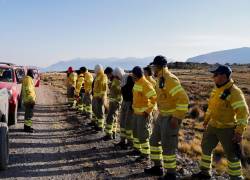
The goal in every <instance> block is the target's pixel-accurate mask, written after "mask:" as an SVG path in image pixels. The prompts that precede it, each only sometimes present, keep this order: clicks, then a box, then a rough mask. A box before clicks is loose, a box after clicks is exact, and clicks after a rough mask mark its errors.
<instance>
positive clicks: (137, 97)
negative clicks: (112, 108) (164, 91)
mask: <svg viewBox="0 0 250 180" xmlns="http://www.w3.org/2000/svg"><path fill="white" fill-rule="evenodd" d="M155 104H156V92H155V89H154V87H153V86H152V84H151V83H150V82H149V81H148V80H147V79H146V78H145V77H144V76H143V77H142V78H140V79H139V80H138V81H136V82H135V84H134V87H133V105H132V107H133V110H134V113H135V114H139V115H141V114H143V113H144V112H146V113H148V114H149V113H151V112H152V110H153V108H154V106H155Z"/></svg>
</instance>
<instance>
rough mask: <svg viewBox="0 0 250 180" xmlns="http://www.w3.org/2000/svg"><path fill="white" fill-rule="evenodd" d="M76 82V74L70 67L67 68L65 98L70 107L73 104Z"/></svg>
mask: <svg viewBox="0 0 250 180" xmlns="http://www.w3.org/2000/svg"><path fill="white" fill-rule="evenodd" d="M76 80H77V74H76V73H75V72H74V70H73V68H72V67H69V68H68V71H67V97H68V103H69V105H70V106H72V105H73V103H74V92H75V87H76Z"/></svg>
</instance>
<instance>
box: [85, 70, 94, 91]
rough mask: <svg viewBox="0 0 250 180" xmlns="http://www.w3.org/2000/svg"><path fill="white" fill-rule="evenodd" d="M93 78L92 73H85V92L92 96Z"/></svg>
mask: <svg viewBox="0 0 250 180" xmlns="http://www.w3.org/2000/svg"><path fill="white" fill-rule="evenodd" d="M92 83H93V76H92V74H91V73H90V72H88V71H87V72H85V73H84V91H85V93H88V94H90V93H91V90H92Z"/></svg>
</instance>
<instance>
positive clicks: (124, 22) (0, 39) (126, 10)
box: [0, 0, 250, 67]
mask: <svg viewBox="0 0 250 180" xmlns="http://www.w3.org/2000/svg"><path fill="white" fill-rule="evenodd" d="M249 7H250V1H249V0H0V60H1V61H2V60H11V61H12V62H15V63H18V64H32V65H37V66H42V67H45V66H48V65H50V64H53V63H55V62H57V61H60V60H70V59H73V58H76V57H83V58H84V57H88V58H89V57H98V58H105V57H131V56H133V57H147V56H155V55H157V54H163V55H165V56H167V57H170V58H173V59H176V60H180V61H183V60H186V59H187V58H189V57H192V56H195V55H199V54H202V53H207V52H211V51H215V50H223V49H230V48H238V47H245V46H248V47H249V46H250V10H249V9H250V8H249Z"/></svg>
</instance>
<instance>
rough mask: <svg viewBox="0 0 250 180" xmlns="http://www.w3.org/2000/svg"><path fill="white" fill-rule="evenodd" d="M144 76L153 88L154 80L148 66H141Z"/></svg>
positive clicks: (154, 85)
mask: <svg viewBox="0 0 250 180" xmlns="http://www.w3.org/2000/svg"><path fill="white" fill-rule="evenodd" d="M143 70H144V74H145V78H146V79H147V80H148V81H149V82H150V83H151V84H152V86H153V87H154V88H155V87H156V81H155V80H154V78H153V77H152V70H151V68H150V67H149V66H147V67H145V68H143Z"/></svg>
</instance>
